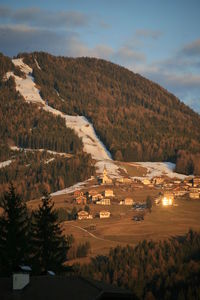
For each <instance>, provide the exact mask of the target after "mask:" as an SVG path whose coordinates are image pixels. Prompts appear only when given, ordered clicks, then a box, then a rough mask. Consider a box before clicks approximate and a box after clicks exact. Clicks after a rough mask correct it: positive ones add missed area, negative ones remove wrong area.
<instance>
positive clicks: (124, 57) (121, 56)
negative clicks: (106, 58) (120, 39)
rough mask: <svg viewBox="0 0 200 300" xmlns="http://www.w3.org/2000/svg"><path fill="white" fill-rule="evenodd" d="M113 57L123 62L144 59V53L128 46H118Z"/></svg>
mask: <svg viewBox="0 0 200 300" xmlns="http://www.w3.org/2000/svg"><path fill="white" fill-rule="evenodd" d="M114 58H115V59H116V60H117V61H120V62H121V63H124V64H127V63H130V62H131V63H132V62H144V61H145V55H144V54H143V53H142V52H139V51H136V50H134V49H132V48H131V47H128V46H122V47H121V48H119V50H117V51H116V53H115V54H114Z"/></svg>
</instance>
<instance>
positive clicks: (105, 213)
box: [99, 210, 110, 219]
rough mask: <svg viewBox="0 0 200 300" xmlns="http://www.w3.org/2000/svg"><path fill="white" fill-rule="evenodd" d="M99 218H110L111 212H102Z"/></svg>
mask: <svg viewBox="0 0 200 300" xmlns="http://www.w3.org/2000/svg"><path fill="white" fill-rule="evenodd" d="M99 217H100V219H104V218H110V212H109V211H107V210H102V211H100V213H99Z"/></svg>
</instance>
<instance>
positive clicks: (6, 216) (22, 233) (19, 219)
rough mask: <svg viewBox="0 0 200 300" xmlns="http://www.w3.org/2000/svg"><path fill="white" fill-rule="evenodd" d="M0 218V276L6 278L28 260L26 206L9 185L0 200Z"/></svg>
mask: <svg viewBox="0 0 200 300" xmlns="http://www.w3.org/2000/svg"><path fill="white" fill-rule="evenodd" d="M2 207H3V210H4V212H3V215H2V216H1V218H0V265H1V275H3V276H8V275H10V274H12V272H13V271H15V270H17V269H18V268H19V266H20V265H23V264H24V263H27V262H28V259H29V221H28V214H27V208H26V204H25V203H24V202H23V201H22V199H21V197H20V196H19V195H18V194H16V192H15V188H14V187H13V185H12V184H11V185H10V187H9V191H8V192H6V193H5V194H4V197H3V200H2Z"/></svg>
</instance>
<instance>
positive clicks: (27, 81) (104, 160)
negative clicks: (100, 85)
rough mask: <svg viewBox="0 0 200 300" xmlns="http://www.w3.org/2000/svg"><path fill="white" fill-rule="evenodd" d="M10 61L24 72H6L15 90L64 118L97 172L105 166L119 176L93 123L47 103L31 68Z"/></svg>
mask: <svg viewBox="0 0 200 300" xmlns="http://www.w3.org/2000/svg"><path fill="white" fill-rule="evenodd" d="M12 62H13V63H14V65H15V66H18V67H20V69H21V71H23V72H24V74H25V78H21V77H19V76H16V75H14V74H13V72H8V73H7V75H6V77H7V78H9V77H10V76H13V77H14V79H15V82H16V90H17V91H19V92H20V94H21V95H22V96H23V97H24V99H25V101H26V102H29V103H30V102H32V103H37V104H39V105H41V107H42V108H43V109H44V110H45V111H48V112H50V113H52V114H54V115H56V116H61V117H62V118H64V119H65V123H66V126H67V127H68V128H71V129H73V130H74V131H75V133H76V134H77V135H78V136H79V137H80V138H81V139H82V142H83V150H84V151H85V152H86V153H88V154H91V157H92V158H93V159H94V160H95V161H96V165H95V166H96V171H97V173H99V174H100V173H102V172H103V168H104V166H105V167H106V168H107V170H108V175H109V176H110V177H111V178H118V177H121V175H120V171H119V167H118V166H117V165H116V164H115V162H114V161H113V160H112V157H111V154H110V153H109V151H108V150H107V149H106V147H105V146H104V144H103V143H102V142H101V141H100V139H99V138H98V136H97V135H96V133H95V130H94V127H93V125H92V124H91V123H90V122H89V121H88V120H87V119H86V118H85V117H84V116H70V115H66V114H64V113H62V112H61V111H59V110H57V109H55V108H53V107H50V106H49V105H47V104H46V103H45V101H44V100H43V99H42V98H41V96H40V92H39V90H38V89H37V88H36V86H35V83H34V78H33V77H32V75H31V74H32V71H33V70H32V69H31V68H30V67H29V66H28V65H26V64H25V63H24V62H23V59H22V58H18V59H13V60H12Z"/></svg>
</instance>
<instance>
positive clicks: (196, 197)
mask: <svg viewBox="0 0 200 300" xmlns="http://www.w3.org/2000/svg"><path fill="white" fill-rule="evenodd" d="M189 197H190V199H199V193H195V192H191V193H189Z"/></svg>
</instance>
